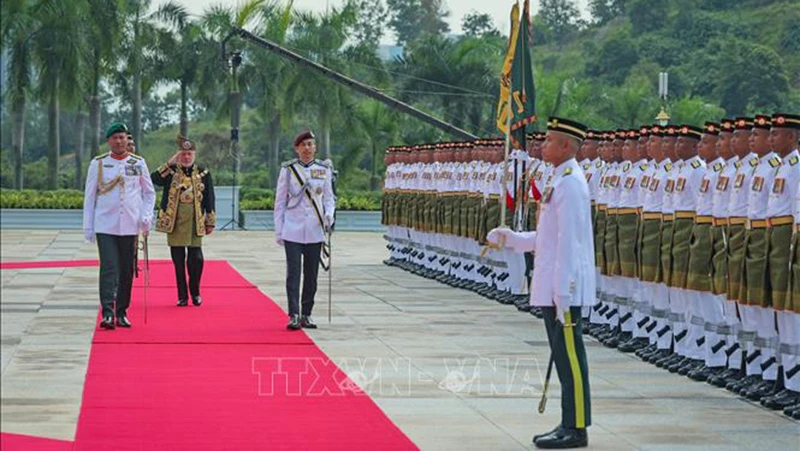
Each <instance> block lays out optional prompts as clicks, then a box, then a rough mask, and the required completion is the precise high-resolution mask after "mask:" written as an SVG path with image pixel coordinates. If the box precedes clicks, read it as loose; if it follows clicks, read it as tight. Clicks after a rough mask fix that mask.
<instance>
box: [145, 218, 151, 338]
mask: <svg viewBox="0 0 800 451" xmlns="http://www.w3.org/2000/svg"><path fill="white" fill-rule="evenodd" d="M147 237H148V235H147V234H145V235H144V324H145V325H147V289H148V288H149V287H150V250H149V249H148V246H147Z"/></svg>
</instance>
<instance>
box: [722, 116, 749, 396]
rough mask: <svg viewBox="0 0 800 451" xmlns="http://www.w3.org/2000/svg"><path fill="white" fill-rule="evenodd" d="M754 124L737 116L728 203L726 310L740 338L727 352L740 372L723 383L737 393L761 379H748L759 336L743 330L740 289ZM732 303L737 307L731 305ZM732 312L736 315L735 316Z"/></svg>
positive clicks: (732, 367)
mask: <svg viewBox="0 0 800 451" xmlns="http://www.w3.org/2000/svg"><path fill="white" fill-rule="evenodd" d="M754 125H755V124H754V120H753V118H749V117H737V118H736V122H735V126H734V131H733V138H732V139H731V148H732V149H733V152H734V153H735V154H736V155H737V156H738V157H739V161H737V162H736V163H735V164H734V167H736V172H735V173H734V176H733V179H732V182H731V183H732V184H733V185H732V188H731V199H730V204H728V253H727V259H728V293H727V302H726V305H728V306H729V309H728V310H727V311H726V322H727V323H728V324H734V332H735V334H736V335H735V340H734V342H733V344H732V345H731V346H729V347H728V348H727V349H726V350H725V353H726V354H727V355H728V368H731V369H735V370H737V371H735V372H731V373H730V374H729V375H728V377H727V378H726V379H725V380H724V381H721V382H720V383H719V384H723V383H724V387H725V388H726V389H728V390H731V391H734V392H738V390H739V389H740V388H741V385H740V384H747V385H749V384H752V383H754V382H756V381H757V380H758V376H757V375H754V376H752V377H748V376H747V371H746V368H744V366H745V365H743V363H744V358H745V357H746V356H745V352H746V350H747V348H748V346H751V345H752V342H753V340H754V339H755V334H751V333H749V332H746V331H745V330H744V329H742V319H741V317H740V308H739V290H740V288H741V283H742V272H743V270H744V258H745V245H744V238H745V233H746V229H745V227H746V222H747V199H748V197H749V189H750V183H751V182H752V179H753V172H754V171H755V168H756V167H757V166H758V163H759V157H758V155H757V154H756V153H755V152H753V151H752V150H751V149H750V137H751V136H752V130H753V127H754ZM731 304H733V305H732V306H731ZM729 313H735V315H734V314H729ZM748 343H749V344H748Z"/></svg>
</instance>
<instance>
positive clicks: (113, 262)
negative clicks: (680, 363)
mask: <svg viewBox="0 0 800 451" xmlns="http://www.w3.org/2000/svg"><path fill="white" fill-rule="evenodd" d="M106 141H107V142H108V145H109V147H111V152H109V153H107V154H105V155H100V156H98V157H96V158H95V159H93V160H92V161H91V163H89V172H88V174H87V176H86V189H85V192H84V197H83V233H84V237H85V238H86V240H87V241H89V242H92V243H93V242H95V241H97V248H98V251H99V253H100V304H101V305H102V308H103V313H102V315H103V319H102V321H101V322H100V327H101V328H102V329H114V328H115V327H117V326H119V327H131V322H130V320H129V319H128V306H129V305H130V302H131V287H132V285H133V270H134V268H133V265H134V260H135V255H136V237H137V235H138V234H139V233H140V232H141V233H143V234H147V233H148V232H149V231H150V225H151V224H152V221H153V207H154V205H155V199H156V195H155V190H154V189H153V183H152V182H151V181H150V172H149V171H148V170H147V163H145V161H144V159H143V158H142V157H139V156H137V155H134V154H131V153H129V152H128V128H127V127H126V126H125V124H120V123H114V124H111V125H110V126H109V127H108V129H107V130H106Z"/></svg>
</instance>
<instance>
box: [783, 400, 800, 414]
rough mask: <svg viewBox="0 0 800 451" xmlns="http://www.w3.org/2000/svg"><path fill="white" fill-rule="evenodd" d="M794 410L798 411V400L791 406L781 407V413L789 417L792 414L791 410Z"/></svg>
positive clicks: (799, 409)
mask: <svg viewBox="0 0 800 451" xmlns="http://www.w3.org/2000/svg"><path fill="white" fill-rule="evenodd" d="M795 410H797V411H800V402H798V403H797V404H795V405H793V406H786V407H784V408H783V414H784V415H786V416H788V417H791V416H792V412H794V411H795Z"/></svg>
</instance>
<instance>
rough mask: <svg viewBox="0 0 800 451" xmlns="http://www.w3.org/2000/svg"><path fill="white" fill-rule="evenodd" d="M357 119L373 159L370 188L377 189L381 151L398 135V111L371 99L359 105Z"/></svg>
mask: <svg viewBox="0 0 800 451" xmlns="http://www.w3.org/2000/svg"><path fill="white" fill-rule="evenodd" d="M356 119H357V121H358V122H359V123H360V125H361V127H360V128H361V133H362V136H363V142H364V143H365V145H366V147H367V148H368V150H369V154H370V159H371V164H370V179H369V189H371V190H377V189H379V188H380V182H381V176H380V175H379V174H380V173H381V172H379V170H378V169H379V167H380V165H382V164H383V161H382V160H381V151H382V150H383V149H385V148H386V147H388V146H389V145H391V143H392V142H393V141H394V138H395V136H396V135H397V126H398V121H397V113H396V112H394V111H393V110H390V109H389V108H388V107H386V106H385V105H383V104H381V103H378V102H376V101H374V100H369V101H366V102H363V103H361V105H359V108H358V110H357V111H356ZM345 169H346V168H345Z"/></svg>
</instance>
